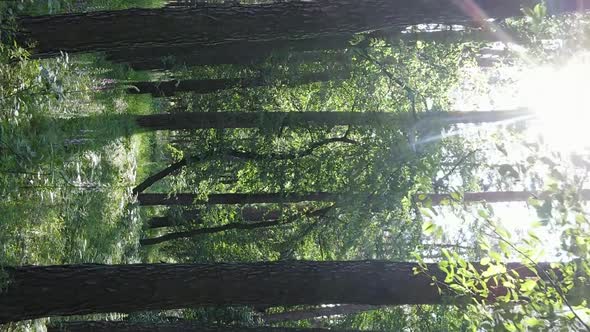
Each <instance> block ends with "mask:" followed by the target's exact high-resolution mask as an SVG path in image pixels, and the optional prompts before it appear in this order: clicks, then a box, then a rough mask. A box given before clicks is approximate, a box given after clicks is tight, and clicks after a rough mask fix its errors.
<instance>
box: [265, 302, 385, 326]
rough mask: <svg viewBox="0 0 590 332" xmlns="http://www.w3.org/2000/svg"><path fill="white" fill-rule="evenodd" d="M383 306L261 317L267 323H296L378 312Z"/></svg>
mask: <svg viewBox="0 0 590 332" xmlns="http://www.w3.org/2000/svg"><path fill="white" fill-rule="evenodd" d="M381 308H383V306H377V305H368V304H341V305H337V306H332V307H317V308H312V309H307V310H295V311H286V312H281V313H275V314H265V315H262V320H264V321H265V322H267V323H275V322H286V321H298V320H306V319H314V318H319V317H325V316H328V317H329V316H336V315H352V314H357V313H360V312H365V311H372V310H378V309H381Z"/></svg>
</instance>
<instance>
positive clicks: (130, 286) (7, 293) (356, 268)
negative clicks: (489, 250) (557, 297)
mask: <svg viewBox="0 0 590 332" xmlns="http://www.w3.org/2000/svg"><path fill="white" fill-rule="evenodd" d="M421 266H422V267H423V268H427V271H428V275H426V274H422V273H419V274H415V273H414V271H415V270H416V269H420V267H421ZM474 266H476V268H480V269H481V267H477V266H479V264H477V263H475V264H474ZM537 267H538V268H545V269H546V268H549V265H548V264H546V263H542V264H541V263H540V264H538V265H537ZM507 268H508V270H509V271H512V272H513V273H517V274H518V275H519V276H520V277H521V278H526V277H536V276H537V273H535V272H534V271H531V270H530V269H529V268H527V267H525V266H524V265H522V264H520V263H508V264H507ZM6 272H7V274H8V277H9V280H10V283H9V284H8V287H7V289H6V290H4V291H3V293H2V296H0V323H6V322H10V321H16V320H25V319H34V318H39V317H45V316H52V315H66V316H67V315H81V314H89V313H101V312H123V313H125V312H132V311H139V310H156V309H174V308H184V307H191V306H199V305H228V304H232V305H256V304H261V303H263V304H266V305H303V304H309V305H318V304H331V303H350V304H374V305H399V304H440V303H444V302H447V301H452V300H453V299H452V298H448V297H447V295H450V294H451V293H449V292H447V291H448V289H447V288H446V287H445V286H444V283H442V282H440V284H438V286H439V287H442V293H441V292H439V289H438V288H437V287H436V286H434V285H432V277H433V276H434V277H436V278H437V280H439V281H441V280H444V279H445V274H444V273H443V272H442V271H441V270H440V269H439V268H438V266H437V264H425V265H419V264H417V263H396V262H386V261H349V262H330V261H326V262H313V261H290V262H286V261H284V262H261V263H243V264H242V263H219V264H131V265H93V264H82V265H56V266H21V267H12V268H7V269H6Z"/></svg>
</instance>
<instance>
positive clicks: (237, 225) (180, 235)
mask: <svg viewBox="0 0 590 332" xmlns="http://www.w3.org/2000/svg"><path fill="white" fill-rule="evenodd" d="M331 208H332V206H329V207H325V208H322V209H318V210H314V211H311V212H306V213H303V216H308V217H317V216H321V215H324V214H326V212H328V211H329V210H330V209H331ZM299 218H300V216H297V215H295V216H291V217H290V218H288V219H286V220H280V219H278V218H277V219H275V220H271V221H261V222H257V223H243V222H233V223H229V224H225V225H221V226H215V227H207V228H199V229H192V230H188V231H183V232H175V233H168V234H164V235H162V236H158V237H155V238H150V239H141V240H140V241H139V244H141V245H142V246H149V245H154V244H159V243H163V242H167V241H172V240H178V239H188V238H191V237H196V236H199V235H202V234H213V233H220V232H225V231H227V230H230V229H241V230H252V229H258V228H267V227H272V226H278V225H287V224H290V223H292V222H294V221H295V220H297V219H299Z"/></svg>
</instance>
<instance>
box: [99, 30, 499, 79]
mask: <svg viewBox="0 0 590 332" xmlns="http://www.w3.org/2000/svg"><path fill="white" fill-rule="evenodd" d="M354 39H355V35H354V34H350V35H347V34H343V35H338V36H329V37H319V38H310V39H299V40H272V41H246V42H233V43H227V44H221V45H212V46H209V47H206V48H203V47H199V46H198V45H182V46H176V47H170V46H163V47H132V48H127V49H122V50H113V51H109V52H107V54H106V58H107V59H108V60H110V61H113V62H119V63H126V64H128V65H129V66H131V67H132V68H134V69H136V70H149V69H170V68H173V67H174V66H183V65H184V66H203V65H223V64H230V65H252V64H257V63H261V62H264V61H266V60H268V59H269V58H270V57H271V56H275V57H276V58H278V59H296V61H306V62H310V61H317V60H323V59H325V58H329V59H330V58H332V57H333V56H334V55H336V56H337V58H336V59H333V60H331V61H339V60H338V58H341V54H332V53H329V54H328V53H326V52H325V51H342V50H346V49H352V48H356V49H358V48H364V47H368V46H369V44H370V43H369V42H370V40H371V39H384V40H388V41H393V40H403V41H404V42H406V43H409V44H411V43H414V42H415V41H417V40H420V41H426V42H429V41H436V42H441V43H458V42H465V41H480V42H493V41H498V40H499V37H498V35H496V34H494V33H491V32H486V31H484V30H482V31H480V30H474V31H450V30H449V31H432V32H417V33H400V31H399V29H385V30H377V31H373V32H371V33H367V34H364V39H363V41H361V42H360V43H356V44H354V45H352V43H351V41H353V40H354ZM340 61H342V60H340Z"/></svg>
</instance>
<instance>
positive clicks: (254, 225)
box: [139, 220, 282, 246]
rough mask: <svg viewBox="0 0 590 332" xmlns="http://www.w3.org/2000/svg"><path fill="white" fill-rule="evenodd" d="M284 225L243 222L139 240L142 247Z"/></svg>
mask: <svg viewBox="0 0 590 332" xmlns="http://www.w3.org/2000/svg"><path fill="white" fill-rule="evenodd" d="M280 224H282V222H281V221H280V220H273V221H264V222H257V223H243V222H234V223H229V224H225V225H221V226H215V227H206V228H199V229H192V230H189V231H183V232H175V233H168V234H164V235H162V236H158V237H153V238H149V239H141V240H139V244H140V245H142V246H151V245H155V244H160V243H163V242H168V241H173V240H179V239H188V238H191V237H196V236H198V235H202V234H212V233H220V232H225V231H227V230H230V229H242V230H252V229H257V228H267V227H272V226H277V225H280Z"/></svg>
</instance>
